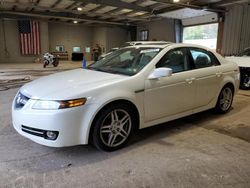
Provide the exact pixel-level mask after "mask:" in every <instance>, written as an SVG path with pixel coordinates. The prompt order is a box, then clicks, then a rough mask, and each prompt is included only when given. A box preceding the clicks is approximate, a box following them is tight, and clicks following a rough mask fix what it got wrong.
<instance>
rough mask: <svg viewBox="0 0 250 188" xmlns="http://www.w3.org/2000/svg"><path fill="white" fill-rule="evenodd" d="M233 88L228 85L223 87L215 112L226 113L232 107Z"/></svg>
mask: <svg viewBox="0 0 250 188" xmlns="http://www.w3.org/2000/svg"><path fill="white" fill-rule="evenodd" d="M233 95H234V93H233V87H232V86H230V85H225V86H224V87H223V88H222V90H221V92H220V95H219V97H218V100H217V104H216V107H215V111H216V112H218V113H221V114H224V113H226V112H228V110H229V109H230V108H231V106H232V102H233Z"/></svg>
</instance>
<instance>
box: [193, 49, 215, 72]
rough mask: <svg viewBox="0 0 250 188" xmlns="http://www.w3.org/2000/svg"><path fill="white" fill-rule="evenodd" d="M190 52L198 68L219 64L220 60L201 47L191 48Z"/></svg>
mask: <svg viewBox="0 0 250 188" xmlns="http://www.w3.org/2000/svg"><path fill="white" fill-rule="evenodd" d="M190 52H191V56H192V58H193V62H194V66H195V68H196V69H200V68H205V67H211V66H216V65H218V64H219V63H218V60H217V59H216V57H215V56H214V55H213V54H212V53H211V52H208V51H206V50H203V49H199V48H194V49H190Z"/></svg>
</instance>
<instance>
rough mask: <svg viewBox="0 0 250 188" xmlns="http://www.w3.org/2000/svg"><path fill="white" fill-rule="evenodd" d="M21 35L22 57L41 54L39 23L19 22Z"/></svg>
mask: <svg viewBox="0 0 250 188" xmlns="http://www.w3.org/2000/svg"><path fill="white" fill-rule="evenodd" d="M18 30H19V35H20V52H21V54H22V55H39V54H40V53H41V47H40V46H41V45H40V29H39V22H38V21H29V20H22V21H18Z"/></svg>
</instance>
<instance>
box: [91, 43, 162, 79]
mask: <svg viewBox="0 0 250 188" xmlns="http://www.w3.org/2000/svg"><path fill="white" fill-rule="evenodd" d="M160 51H161V48H148V47H132V48H122V49H119V50H117V51H115V52H113V53H111V54H109V55H107V56H105V57H104V58H103V59H101V60H99V61H97V62H95V63H93V64H92V65H90V66H89V67H88V68H89V69H93V70H97V71H102V72H109V73H116V74H124V75H129V76H132V75H135V74H137V73H138V72H139V71H140V70H142V69H143V68H144V67H145V66H146V65H147V64H148V63H149V62H150V61H151V60H152V59H153V58H154V57H155V56H156V55H157V54H158V53H159V52H160Z"/></svg>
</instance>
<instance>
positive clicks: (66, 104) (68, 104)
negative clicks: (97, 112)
mask: <svg viewBox="0 0 250 188" xmlns="http://www.w3.org/2000/svg"><path fill="white" fill-rule="evenodd" d="M86 101H87V99H86V98H82V99H73V100H65V101H45V100H38V101H36V102H35V104H34V105H33V106H32V108H33V109H37V110H57V109H63V108H72V107H76V106H81V105H84V104H85V103H86Z"/></svg>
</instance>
